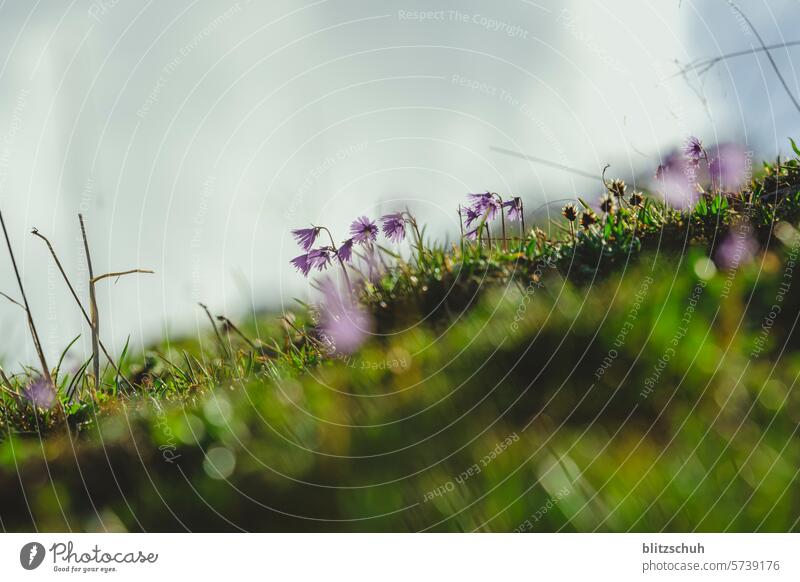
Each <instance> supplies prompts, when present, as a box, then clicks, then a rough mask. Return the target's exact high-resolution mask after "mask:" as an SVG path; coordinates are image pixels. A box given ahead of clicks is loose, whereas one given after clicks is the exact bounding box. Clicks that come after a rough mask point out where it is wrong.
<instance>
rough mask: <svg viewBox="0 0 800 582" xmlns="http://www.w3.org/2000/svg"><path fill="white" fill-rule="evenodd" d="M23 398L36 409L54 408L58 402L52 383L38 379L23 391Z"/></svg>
mask: <svg viewBox="0 0 800 582" xmlns="http://www.w3.org/2000/svg"><path fill="white" fill-rule="evenodd" d="M22 396H23V397H24V398H25V399H26V400H27V401H28V402H30V403H31V404H32V405H33V406H35V407H36V408H44V409H48V408H52V406H53V404H55V402H56V394H55V391H54V390H53V387H52V386H51V385H50V383H49V382H48V381H47V380H45V379H44V378H38V379H36V380H34V381H33V382H31V383H30V384H28V386H26V387H25V388H24V389H23V390H22Z"/></svg>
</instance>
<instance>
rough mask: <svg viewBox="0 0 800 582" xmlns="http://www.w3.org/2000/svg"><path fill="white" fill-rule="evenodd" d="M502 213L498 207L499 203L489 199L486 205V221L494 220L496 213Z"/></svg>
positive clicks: (493, 198) (494, 199)
mask: <svg viewBox="0 0 800 582" xmlns="http://www.w3.org/2000/svg"><path fill="white" fill-rule="evenodd" d="M502 211H503V209H502V207H501V206H500V202H499V201H498V200H497V199H496V198H495V197H494V196H492V198H490V199H489V203H488V204H487V205H486V220H494V217H495V216H497V213H498V212H502Z"/></svg>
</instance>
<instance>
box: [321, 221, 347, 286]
mask: <svg viewBox="0 0 800 582" xmlns="http://www.w3.org/2000/svg"><path fill="white" fill-rule="evenodd" d="M319 228H320V229H321V230H324V231H325V232H327V233H328V238H329V239H331V248H332V249H333V254H335V255H336V258H337V259H338V260H339V264H340V265H341V267H342V273H344V280H345V282H346V283H347V289H348V290H349V291H350V295H351V296H352V295H353V285H352V283H350V276H349V275H348V274H347V267H346V266H345V264H344V261H343V260H342V257H340V256H339V250H338V249H337V248H336V243H335V242H333V234H331V231H330V230H328V229H327V228H326V227H324V226H320V227H319Z"/></svg>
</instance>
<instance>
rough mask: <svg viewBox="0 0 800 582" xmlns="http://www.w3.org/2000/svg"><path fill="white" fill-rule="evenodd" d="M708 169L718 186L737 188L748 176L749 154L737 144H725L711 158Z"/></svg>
mask: <svg viewBox="0 0 800 582" xmlns="http://www.w3.org/2000/svg"><path fill="white" fill-rule="evenodd" d="M708 171H709V173H710V174H711V180H712V182H713V184H714V185H716V186H717V188H722V187H723V186H725V187H727V188H729V189H732V190H737V189H738V188H739V186H741V185H742V183H743V182H744V181H745V179H746V178H747V172H748V167H747V154H746V152H745V151H744V149H742V148H741V147H739V146H737V145H734V144H723V145H721V146H719V147H718V148H717V150H716V152H715V153H714V156H713V157H712V158H711V162H710V163H709V164H708Z"/></svg>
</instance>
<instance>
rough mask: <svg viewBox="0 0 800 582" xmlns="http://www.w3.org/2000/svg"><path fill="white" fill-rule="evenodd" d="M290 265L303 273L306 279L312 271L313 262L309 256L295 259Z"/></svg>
mask: <svg viewBox="0 0 800 582" xmlns="http://www.w3.org/2000/svg"><path fill="white" fill-rule="evenodd" d="M290 263H291V264H292V265H293V266H294V268H295V269H297V270H298V271H300V272H301V273H303V276H304V277H308V273H309V271H311V261H310V259H309V256H308V254H305V255H300V256H299V257H295V258H293V259H292V260H291V261H290Z"/></svg>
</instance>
